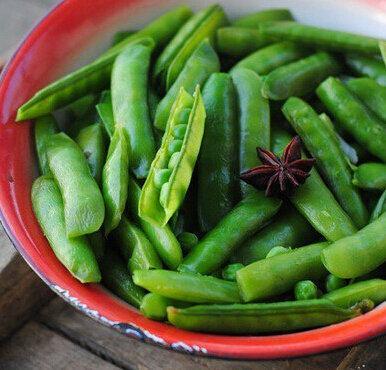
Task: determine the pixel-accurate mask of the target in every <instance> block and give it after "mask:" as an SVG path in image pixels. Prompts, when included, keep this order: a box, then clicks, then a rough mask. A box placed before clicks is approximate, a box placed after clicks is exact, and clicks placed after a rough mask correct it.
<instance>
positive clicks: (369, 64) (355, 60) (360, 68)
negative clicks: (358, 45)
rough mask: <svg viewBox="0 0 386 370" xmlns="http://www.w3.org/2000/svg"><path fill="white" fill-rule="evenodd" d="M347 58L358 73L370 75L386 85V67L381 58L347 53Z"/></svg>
mask: <svg viewBox="0 0 386 370" xmlns="http://www.w3.org/2000/svg"><path fill="white" fill-rule="evenodd" d="M345 60H346V63H347V65H348V66H349V67H350V68H351V70H352V71H353V72H355V73H356V74H358V75H361V76H367V77H370V78H372V79H374V80H375V81H377V82H378V83H379V84H380V85H383V86H386V68H385V65H384V64H383V63H382V61H381V60H378V59H375V58H371V57H368V56H364V55H347V56H346V59H345Z"/></svg>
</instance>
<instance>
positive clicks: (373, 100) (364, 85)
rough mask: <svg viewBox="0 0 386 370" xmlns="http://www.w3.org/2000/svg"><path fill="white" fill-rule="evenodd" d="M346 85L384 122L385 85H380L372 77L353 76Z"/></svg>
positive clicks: (385, 121) (385, 114) (385, 120)
mask: <svg viewBox="0 0 386 370" xmlns="http://www.w3.org/2000/svg"><path fill="white" fill-rule="evenodd" d="M385 73H386V72H385ZM346 85H347V87H348V89H349V90H350V91H351V92H352V93H353V94H354V95H356V96H357V97H358V98H359V99H360V100H361V101H362V102H363V103H364V104H365V105H366V106H367V107H368V108H369V109H370V110H371V111H372V112H373V113H375V114H376V115H377V116H378V117H379V118H380V119H382V120H383V121H384V123H386V104H385V102H386V86H381V85H380V84H378V83H377V82H376V81H375V80H373V79H372V78H367V77H362V78H353V79H351V80H349V81H348V82H347V84H346Z"/></svg>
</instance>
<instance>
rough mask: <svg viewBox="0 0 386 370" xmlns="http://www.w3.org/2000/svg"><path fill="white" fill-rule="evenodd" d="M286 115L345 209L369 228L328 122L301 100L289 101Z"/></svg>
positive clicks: (352, 217)
mask: <svg viewBox="0 0 386 370" xmlns="http://www.w3.org/2000/svg"><path fill="white" fill-rule="evenodd" d="M282 111H283V113H284V116H285V117H286V118H287V120H288V121H289V122H290V123H291V125H292V127H293V128H294V130H295V131H296V132H297V133H298V135H300V137H301V139H302V140H303V143H304V144H305V146H306V148H307V150H308V151H309V153H310V154H311V155H312V156H313V157H314V158H315V159H316V164H317V166H318V168H319V170H320V172H321V173H322V175H323V177H324V178H325V180H326V181H327V183H328V184H329V185H330V189H332V191H333V193H334V194H335V196H336V198H337V200H338V201H339V203H340V204H341V206H342V208H343V209H344V210H345V211H346V212H347V214H348V215H349V216H350V217H351V219H352V220H353V221H354V223H355V225H356V226H357V227H358V228H361V227H363V226H365V225H366V224H367V221H368V219H369V215H368V212H367V209H366V207H365V205H364V203H363V202H362V199H361V197H360V194H359V191H358V189H357V188H356V187H355V186H354V185H353V184H352V182H351V181H352V172H351V171H350V168H349V167H348V164H347V161H346V159H345V157H344V154H343V152H342V151H341V149H340V147H339V145H338V144H337V142H336V139H335V137H334V136H333V135H332V134H331V132H330V131H329V130H326V129H325V128H324V126H325V124H324V122H323V121H322V120H321V119H320V118H319V116H318V114H317V113H316V112H315V111H314V110H313V109H312V108H311V106H309V105H308V104H307V103H306V102H304V101H303V100H301V99H299V98H295V97H291V98H289V99H288V100H287V101H286V102H285V104H284V105H283V107H282ZM385 168H386V165H385ZM385 172H386V171H385Z"/></svg>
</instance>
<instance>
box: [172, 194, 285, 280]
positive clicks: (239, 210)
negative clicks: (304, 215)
mask: <svg viewBox="0 0 386 370" xmlns="http://www.w3.org/2000/svg"><path fill="white" fill-rule="evenodd" d="M280 206H281V201H280V200H278V199H275V198H267V197H266V196H265V195H264V193H262V192H257V191H255V192H254V193H253V192H251V193H250V194H249V195H248V196H247V197H245V198H244V199H243V200H242V201H241V202H239V203H238V204H237V205H236V207H235V208H234V209H233V210H232V211H230V212H229V213H228V214H227V215H226V216H225V217H224V218H223V219H222V220H221V221H220V222H219V223H218V224H217V225H216V226H215V227H214V228H213V229H212V230H211V231H209V232H208V233H207V234H206V235H205V236H204V238H203V239H202V240H201V241H200V242H199V243H198V244H197V245H196V246H195V247H194V248H193V249H192V250H191V251H190V253H189V254H188V255H187V256H186V257H185V259H184V260H183V262H182V264H181V265H180V266H179V267H178V270H179V271H182V272H194V273H199V274H210V273H211V272H213V271H215V270H217V269H218V268H220V267H221V266H222V265H223V264H224V263H225V262H226V261H227V260H228V258H229V257H230V256H231V255H232V253H233V251H234V250H235V249H236V248H237V247H238V246H239V245H240V244H241V243H242V242H244V241H245V240H246V239H247V238H248V237H250V236H251V235H252V234H253V233H255V232H256V231H257V230H258V229H259V228H261V227H262V226H263V225H264V224H265V223H266V222H267V221H268V220H270V219H271V218H272V217H273V216H274V215H275V214H276V213H277V211H278V210H279V208H280Z"/></svg>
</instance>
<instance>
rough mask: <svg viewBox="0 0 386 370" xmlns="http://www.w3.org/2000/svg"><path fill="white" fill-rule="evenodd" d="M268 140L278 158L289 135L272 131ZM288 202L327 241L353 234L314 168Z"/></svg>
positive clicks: (351, 228)
mask: <svg viewBox="0 0 386 370" xmlns="http://www.w3.org/2000/svg"><path fill="white" fill-rule="evenodd" d="M272 138H273V140H272V142H273V143H275V145H274V146H273V151H274V153H275V154H276V155H279V156H280V155H282V154H283V150H284V147H285V146H286V145H287V144H288V143H289V142H290V140H291V135H289V134H288V133H287V132H286V131H284V130H275V131H273V132H272ZM289 199H290V201H291V203H292V204H293V205H294V206H295V208H296V209H297V210H298V212H299V213H300V214H302V215H303V216H304V217H305V218H306V219H307V220H308V222H309V223H310V224H311V225H312V226H313V227H314V228H315V229H316V230H317V231H318V232H319V233H320V234H322V235H323V236H324V237H325V238H326V239H327V240H330V241H335V240H339V239H341V238H343V237H345V236H348V235H352V234H354V233H355V232H356V231H357V229H356V227H355V225H354V223H353V222H352V220H351V219H350V218H349V217H348V216H347V214H346V213H345V212H344V211H343V209H342V208H341V206H340V205H339V203H338V202H337V201H336V199H335V198H334V196H333V195H332V193H331V192H330V190H329V189H328V188H327V186H326V185H325V184H324V182H323V180H322V179H321V177H320V176H319V174H318V172H317V171H316V170H315V169H312V170H311V173H310V176H309V177H308V178H307V180H306V182H305V183H304V184H303V185H302V186H300V187H299V188H298V189H296V191H295V192H294V193H293V194H292V196H291V197H290V198H289Z"/></svg>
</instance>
